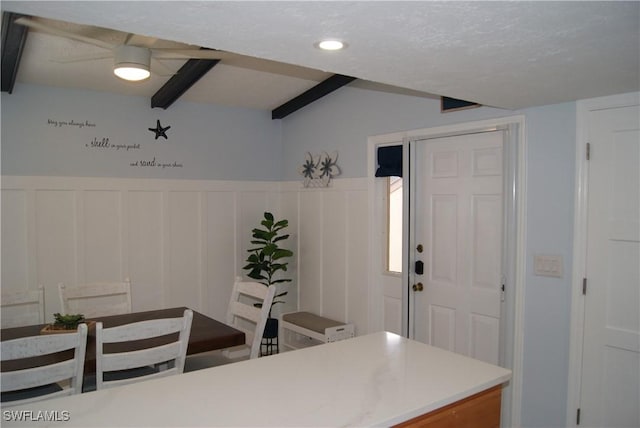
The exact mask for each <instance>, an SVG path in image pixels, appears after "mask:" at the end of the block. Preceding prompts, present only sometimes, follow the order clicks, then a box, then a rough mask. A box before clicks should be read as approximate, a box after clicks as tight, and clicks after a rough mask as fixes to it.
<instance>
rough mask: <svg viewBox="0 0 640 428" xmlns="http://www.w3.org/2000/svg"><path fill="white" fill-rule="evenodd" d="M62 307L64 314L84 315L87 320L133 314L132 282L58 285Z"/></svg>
mask: <svg viewBox="0 0 640 428" xmlns="http://www.w3.org/2000/svg"><path fill="white" fill-rule="evenodd" d="M58 294H59V297H60V307H61V310H62V313H64V314H83V315H84V316H85V318H87V319H90V318H95V317H104V316H109V315H120V314H128V313H131V282H130V281H129V280H128V279H126V280H124V281H122V282H93V283H88V284H80V285H77V286H68V285H66V284H62V283H60V284H58Z"/></svg>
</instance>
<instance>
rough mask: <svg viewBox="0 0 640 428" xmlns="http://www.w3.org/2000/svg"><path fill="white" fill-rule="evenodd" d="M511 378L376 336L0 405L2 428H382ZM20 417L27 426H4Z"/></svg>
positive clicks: (434, 350)
mask: <svg viewBox="0 0 640 428" xmlns="http://www.w3.org/2000/svg"><path fill="white" fill-rule="evenodd" d="M510 378H511V371H509V370H507V369H503V368H500V367H496V366H493V365H490V364H486V363H483V362H481V361H478V360H473V359H470V358H467V357H464V356H461V355H458V354H453V353H451V352H447V351H444V350H441V349H438V348H434V347H431V346H427V345H424V344H422V343H419V342H415V341H412V340H408V339H405V338H403V337H400V336H397V335H395V334H392V333H383V332H381V333H374V334H370V335H366V336H360V337H356V338H354V339H349V340H345V341H341V342H334V343H329V344H325V345H320V346H315V347H311V348H307V349H302V350H298V351H291V352H285V353H281V354H279V355H274V356H270V357H264V358H259V359H256V360H251V361H245V362H241V363H235V364H230V365H226V366H221V367H215V368H211V369H206V370H200V371H195V372H191V373H185V374H183V375H178V376H171V377H167V378H162V379H157V380H151V381H146V382H140V383H137V384H132V385H127V386H122V387H119V388H113V389H106V390H102V391H96V392H90V393H85V394H81V395H76V396H71V397H64V398H58V399H53V400H47V401H42V402H39V403H33V404H30V405H24V406H16V407H11V408H3V409H2V413H3V414H2V426H4V427H10V426H22V427H26V426H37V427H45V426H65V427H94V426H95V427H97V426H109V427H152V426H153V427H156V426H157V427H160V426H164V427H167V426H171V427H186V426H207V427H211V426H227V427H228V426H254V427H258V426H279V427H283V426H296V427H302V426H314V427H320V426H322V427H339V426H388V425H392V424H395V423H399V422H402V421H405V420H408V419H411V418H413V417H415V416H418V415H421V414H424V413H427V412H429V411H432V410H435V409H438V408H440V407H442V406H444V405H447V404H450V403H453V402H455V401H458V400H460V399H462V398H465V397H468V396H470V395H473V394H475V393H477V392H480V391H483V390H485V389H487V388H490V387H492V386H495V385H499V384H502V383H504V382H506V381H508V380H509V379H510ZM7 411H13V412H14V413H12V414H11V415H9V414H7V413H6V412H7ZM20 411H27V412H26V413H24V412H23V413H22V414H20ZM43 411H47V412H49V413H41V412H43ZM29 412H30V413H29ZM67 412H68V413H67ZM18 416H22V417H23V418H24V419H27V421H23V422H19V421H15V420H10V419H13V418H15V417H18ZM39 418H40V419H46V418H54V419H55V418H57V419H59V420H60V421H58V422H46V421H45V420H39V421H38V422H37V423H36V422H34V420H36V419H39ZM64 419H68V420H64Z"/></svg>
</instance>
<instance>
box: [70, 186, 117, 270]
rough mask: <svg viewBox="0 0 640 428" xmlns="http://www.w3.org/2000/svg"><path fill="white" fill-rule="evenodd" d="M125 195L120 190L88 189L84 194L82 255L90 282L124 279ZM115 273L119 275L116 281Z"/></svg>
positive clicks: (82, 206)
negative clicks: (123, 205) (123, 206)
mask: <svg viewBox="0 0 640 428" xmlns="http://www.w3.org/2000/svg"><path fill="white" fill-rule="evenodd" d="M122 196H123V195H122V192H120V191H116V190H86V191H83V192H81V193H80V197H81V198H82V204H81V205H80V206H81V208H82V211H81V218H82V219H83V221H82V224H83V227H82V229H81V230H80V231H79V232H80V233H81V236H80V237H79V238H80V239H79V243H81V250H80V252H79V254H78V256H79V258H81V259H83V260H84V263H83V264H82V266H83V267H84V275H82V276H84V277H85V278H86V279H87V281H100V280H104V279H108V278H110V279H124V278H122V269H123V268H124V269H125V270H126V266H123V261H124V260H125V258H123V250H124V248H125V247H124V246H123V242H122V234H123V233H122V232H123V231H122V227H123V223H124V222H123V218H122V217H123V213H124V211H123V209H122V202H121V200H122ZM114 273H115V274H117V275H116V276H115V278H114Z"/></svg>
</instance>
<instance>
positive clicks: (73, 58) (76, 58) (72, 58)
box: [49, 51, 113, 64]
mask: <svg viewBox="0 0 640 428" xmlns="http://www.w3.org/2000/svg"><path fill="white" fill-rule="evenodd" d="M105 58H113V52H111V51H109V52H95V53H90V54H84V55H69V56H63V57H53V58H50V59H49V60H50V61H52V62H57V63H60V64H70V63H74V62H82V61H91V60H95V59H105Z"/></svg>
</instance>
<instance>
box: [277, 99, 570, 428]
mask: <svg viewBox="0 0 640 428" xmlns="http://www.w3.org/2000/svg"><path fill="white" fill-rule="evenodd" d="M515 114H524V115H525V121H526V138H527V145H528V151H527V154H526V158H527V201H526V202H527V213H526V217H527V225H526V229H527V246H526V262H527V271H526V278H525V326H524V353H525V355H524V362H523V363H524V368H523V395H522V406H523V407H522V426H524V427H560V426H564V425H565V418H566V398H567V379H568V364H569V361H568V356H569V334H570V312H571V299H570V287H571V261H572V242H573V201H574V199H573V194H574V174H575V128H576V113H575V104H574V103H567V104H560V105H552V106H544V107H539V108H531V109H526V110H522V111H516V112H514V111H505V110H498V109H490V108H479V109H473V110H465V111H459V112H451V113H446V114H442V113H440V106H439V103H438V102H437V101H436V100H429V99H421V98H414V97H407V96H400V95H391V94H383V93H376V92H371V91H365V90H361V89H357V88H343V89H341V90H340V91H337V92H335V93H333V94H331V95H330V96H328V97H325V98H323V99H322V100H320V101H319V102H316V103H314V104H312V105H310V106H308V107H305V108H304V109H303V110H300V111H298V112H296V113H294V114H292V115H291V116H289V117H287V118H285V119H284V120H283V126H282V133H283V149H284V158H283V159H284V162H283V168H284V177H285V178H286V179H298V178H299V177H298V176H297V173H296V168H297V166H298V165H299V164H301V162H302V160H303V159H304V153H305V152H306V151H310V152H312V153H318V152H320V151H323V150H324V151H333V150H338V152H339V161H338V164H339V166H340V167H341V169H342V171H343V175H342V176H344V177H364V176H366V171H367V137H368V136H372V135H377V134H387V133H391V132H394V131H406V130H413V129H421V128H429V127H434V126H440V125H445V124H453V123H460V122H470V121H474V120H480V119H487V118H492V117H505V116H512V115H515ZM537 253H543V254H558V255H561V256H562V257H563V260H564V277H563V278H549V277H541V276H534V275H533V272H532V269H531V265H532V261H533V255H534V254H537Z"/></svg>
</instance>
